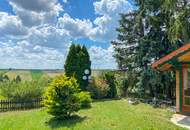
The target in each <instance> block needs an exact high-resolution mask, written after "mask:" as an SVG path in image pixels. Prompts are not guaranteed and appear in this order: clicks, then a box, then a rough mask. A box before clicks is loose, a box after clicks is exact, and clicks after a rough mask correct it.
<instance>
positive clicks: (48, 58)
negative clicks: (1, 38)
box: [0, 41, 65, 69]
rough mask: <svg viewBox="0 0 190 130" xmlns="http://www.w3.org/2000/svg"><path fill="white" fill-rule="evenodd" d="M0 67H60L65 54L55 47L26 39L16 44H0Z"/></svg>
mask: <svg viewBox="0 0 190 130" xmlns="http://www.w3.org/2000/svg"><path fill="white" fill-rule="evenodd" d="M0 60H1V61H4V62H3V63H2V62H1V68H22V69H30V68H36V69H44V68H51V69H57V68H62V66H63V63H64V60H65V55H64V53H62V52H59V51H57V50H55V49H52V48H48V47H43V46H39V45H37V46H36V45H32V44H30V43H28V42H27V41H20V42H17V43H16V45H10V43H7V44H4V45H2V44H0Z"/></svg>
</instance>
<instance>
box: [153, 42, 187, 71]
mask: <svg viewBox="0 0 190 130" xmlns="http://www.w3.org/2000/svg"><path fill="white" fill-rule="evenodd" d="M179 64H180V65H181V64H189V65H190V43H188V44H185V45H183V46H182V47H180V48H179V49H177V50H175V51H173V52H171V53H169V54H168V55H166V56H164V57H163V58H161V59H159V60H157V61H156V62H154V63H153V64H152V68H153V69H157V70H160V71H166V70H172V69H173V68H175V67H176V66H177V65H179Z"/></svg>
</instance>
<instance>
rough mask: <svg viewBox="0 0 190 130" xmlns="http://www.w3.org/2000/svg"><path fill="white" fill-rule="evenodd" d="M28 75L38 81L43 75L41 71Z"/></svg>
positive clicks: (31, 72)
mask: <svg viewBox="0 0 190 130" xmlns="http://www.w3.org/2000/svg"><path fill="white" fill-rule="evenodd" d="M30 74H31V77H32V79H33V80H38V79H40V78H41V77H42V76H43V75H44V73H43V71H40V70H32V71H30Z"/></svg>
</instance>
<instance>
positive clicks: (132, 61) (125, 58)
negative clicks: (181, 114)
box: [112, 0, 190, 98]
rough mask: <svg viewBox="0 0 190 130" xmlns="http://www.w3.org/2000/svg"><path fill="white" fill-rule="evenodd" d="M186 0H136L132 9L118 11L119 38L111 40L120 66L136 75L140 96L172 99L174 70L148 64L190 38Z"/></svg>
mask: <svg viewBox="0 0 190 130" xmlns="http://www.w3.org/2000/svg"><path fill="white" fill-rule="evenodd" d="M189 4H190V3H189V2H188V1H187V0H135V6H136V7H137V8H136V9H135V10H133V11H131V12H129V13H126V14H121V19H120V21H119V23H120V26H119V27H118V28H117V29H116V30H117V32H118V37H117V39H116V40H114V41H112V44H113V46H114V49H115V54H114V57H115V58H116V61H117V63H118V68H119V69H125V70H127V72H128V73H129V74H130V73H133V75H135V77H134V78H135V79H131V78H130V79H129V80H135V81H136V83H135V84H133V87H136V88H137V89H138V92H139V94H140V95H144V94H145V93H146V91H149V94H150V95H151V96H163V95H166V97H168V98H171V97H172V95H173V94H174V93H173V92H174V91H173V89H174V88H173V87H174V86H175V85H174V84H175V78H174V73H172V72H165V73H159V72H155V71H153V70H152V69H151V64H152V63H153V62H154V61H155V60H157V59H159V58H161V57H163V56H164V55H166V54H168V53H170V52H171V51H173V50H175V49H177V48H178V47H180V46H182V45H183V44H185V43H187V42H188V41H189V39H190V33H189V31H190V27H189V26H190V21H189V16H190V12H189V11H190V8H189V7H190V6H189Z"/></svg>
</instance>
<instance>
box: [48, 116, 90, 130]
mask: <svg viewBox="0 0 190 130" xmlns="http://www.w3.org/2000/svg"><path fill="white" fill-rule="evenodd" d="M86 118H87V117H86V116H85V117H80V116H78V115H73V116H71V117H70V118H69V119H63V120H60V119H57V118H51V119H50V120H49V121H48V122H46V123H47V124H48V125H49V126H50V127H51V128H52V129H55V128H60V127H67V128H73V127H74V126H75V125H76V124H77V123H81V122H82V121H84V120H85V119H86Z"/></svg>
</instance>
